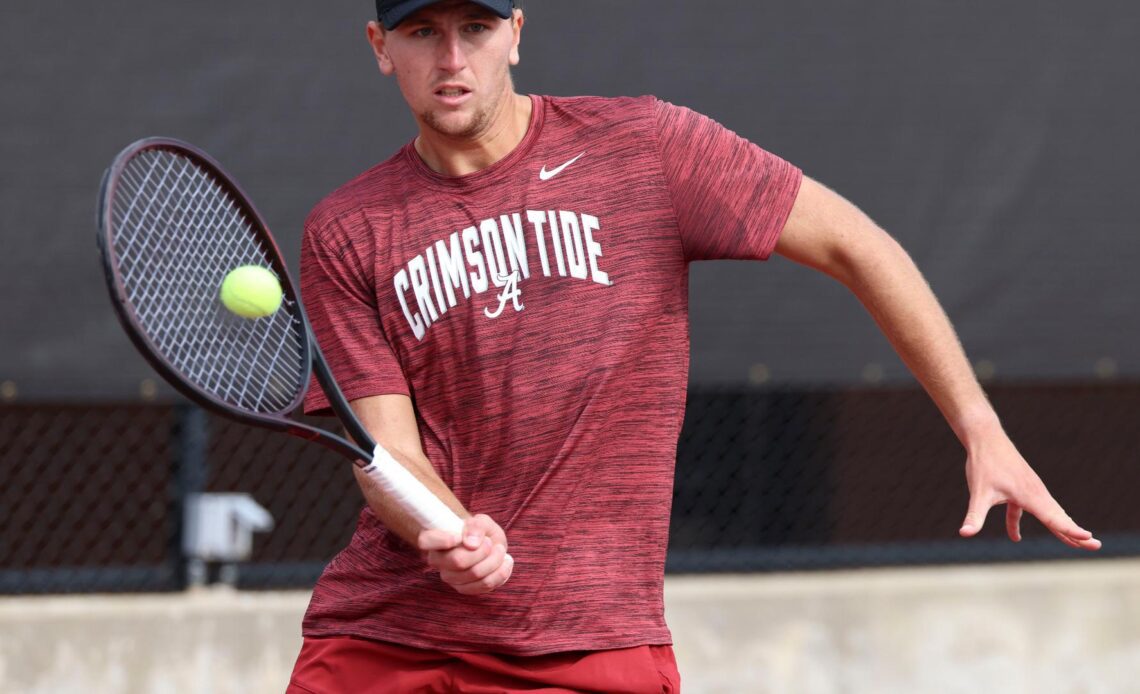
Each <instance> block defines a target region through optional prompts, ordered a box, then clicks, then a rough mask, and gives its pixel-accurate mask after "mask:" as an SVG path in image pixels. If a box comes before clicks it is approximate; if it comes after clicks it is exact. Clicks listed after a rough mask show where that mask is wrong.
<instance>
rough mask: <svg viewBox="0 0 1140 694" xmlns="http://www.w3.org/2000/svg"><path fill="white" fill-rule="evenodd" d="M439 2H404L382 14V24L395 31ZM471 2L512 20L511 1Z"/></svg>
mask: <svg viewBox="0 0 1140 694" xmlns="http://www.w3.org/2000/svg"><path fill="white" fill-rule="evenodd" d="M439 1H440V0H408V2H402V3H400V4H399V5H397V6H396V7H394V8H392V9H390V10H388V11H387V12H385V13H384V14H382V15H381V16H380V22H381V23H382V24H383V25H384V28H385V29H395V28H396V26H398V25H399V24H400V22H402V21H404V20H405V19H407V18H408V17H409V16H410V15H412V14H415V13H416V12H419V11H420V10H422V9H423V8H425V7H427V6H428V5H434V4H435V3H437V2H439ZM470 2H473V3H475V4H476V5H481V6H483V7H486V8H487V9H488V10H490V11H492V12H494V13H495V14H496V15H497V16H499V17H501V18H502V19H510V17H511V3H510V1H509V0H506V1H504V0H499V2H494V1H493V0H487V1H485V2H484V1H483V0H470Z"/></svg>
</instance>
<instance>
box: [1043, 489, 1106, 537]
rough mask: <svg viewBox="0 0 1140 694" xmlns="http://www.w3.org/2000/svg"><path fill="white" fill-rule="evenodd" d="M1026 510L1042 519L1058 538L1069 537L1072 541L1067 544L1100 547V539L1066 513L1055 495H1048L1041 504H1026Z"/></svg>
mask: <svg viewBox="0 0 1140 694" xmlns="http://www.w3.org/2000/svg"><path fill="white" fill-rule="evenodd" d="M1026 510H1027V511H1029V512H1030V513H1032V514H1033V515H1034V516H1035V517H1036V518H1037V520H1039V521H1041V524H1042V525H1044V526H1045V527H1046V528H1048V529H1049V531H1050V532H1052V533H1053V534H1054V535H1056V536H1057V537H1058V538H1062V540H1064V538H1068V539H1069V540H1070V541H1071V543H1070V542H1066V544H1069V545H1070V546H1074V547H1079V548H1081V549H1100V541H1099V540H1097V539H1096V538H1094V537H1093V534H1092V533H1091V532H1090V531H1088V530H1085V529H1084V528H1082V527H1081V526H1079V525H1077V523H1076V521H1074V520H1073V519H1072V518H1070V517H1069V514H1067V513H1065V510H1064V509H1062V508H1061V505H1060V504H1058V503H1057V501H1056V500H1055V499H1053V497H1051V496H1047V497H1046V499H1045V501H1044V502H1043V503H1042V505H1040V506H1038V505H1035V506H1029V505H1028V504H1026Z"/></svg>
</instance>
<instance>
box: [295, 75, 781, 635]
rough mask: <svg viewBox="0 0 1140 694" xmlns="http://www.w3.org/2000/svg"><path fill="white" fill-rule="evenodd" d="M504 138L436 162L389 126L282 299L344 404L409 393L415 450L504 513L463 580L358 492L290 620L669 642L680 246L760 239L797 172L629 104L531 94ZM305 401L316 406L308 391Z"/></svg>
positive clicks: (693, 249) (375, 628)
mask: <svg viewBox="0 0 1140 694" xmlns="http://www.w3.org/2000/svg"><path fill="white" fill-rule="evenodd" d="M531 98H532V102H533V105H534V109H533V115H532V117H531V121H530V124H529V128H528V130H527V134H526V136H525V137H524V138H523V140H522V142H520V143H519V145H518V146H517V147H516V148H515V149H514V151H513V152H511V153H510V154H509V155H508V156H506V157H505V158H503V159H502V160H500V161H498V162H496V163H495V164H493V165H491V166H489V167H487V168H486V169H483V170H481V171H478V172H476V173H473V174H470V175H467V176H460V177H447V176H442V175H440V174H438V173H435V172H434V171H432V170H431V169H429V168H428V167H427V166H426V165H425V164H424V163H423V161H422V160H421V159H420V158H419V156H418V155H417V153H416V151H415V148H414V147H413V146H412V145H410V144H409V145H408V146H406V147H404V148H403V149H402V150H401V151H400V152H399V153H397V154H396V155H395V156H394V157H392V158H391V159H390V160H388V161H386V162H384V163H382V164H380V165H378V166H376V167H374V168H372V169H371V170H369V171H367V172H365V173H364V174H362V175H361V176H359V177H357V178H356V179H354V180H353V181H351V182H349V183H348V184H346V185H345V186H343V187H342V188H340V189H339V190H337V191H336V192H334V193H333V194H331V195H330V196H329V197H327V198H326V199H325V200H323V201H322V202H321V203H320V204H319V205H317V207H316V208H315V209H314V210H313V212H312V213H311V215H310V216H309V219H308V220H307V222H306V225H305V235H304V241H303V246H302V256H301V287H302V297H303V299H304V302H305V305H306V308H307V310H308V312H309V317H310V319H311V321H312V324H313V329H314V332H315V333H316V337H317V340H318V342H319V344H320V346H321V348H322V350H323V351H324V354H325V356H326V357H327V358H328V361H329V363H330V364H331V366H332V370H333V372H334V374H335V376H336V378H337V381H338V382H339V384H340V386H341V388H342V389H343V390H344V392H345V395H346V396H347V397H348V398H349V399H350V400H352V399H355V398H361V397H365V396H371V395H380V394H385V393H402V394H407V395H410V396H411V397H412V399H413V401H414V404H415V410H416V416H417V421H418V424H419V431H420V436H421V439H422V442H423V449H424V452H425V453H426V455H427V457H428V459H429V460H430V461H431V462H432V465H433V466H434V467H435V469H436V471H437V472H438V473H439V475H440V477H441V478H442V479H443V481H444V482H446V483H447V485H448V486H449V487H450V488H451V489H452V490H453V491H454V493H455V495H456V496H457V497H458V498H459V500H460V501H461V502H462V503H463V504H464V506H465V507H466V508H467V509H469V510H470V511H471V512H472V513H486V514H488V515H490V516H491V517H492V518H493V519H495V521H497V522H498V523H499V525H501V526H502V527H503V529H504V530H505V531H506V534H507V539H508V541H509V543H510V552H511V555H512V556H513V557H514V559H515V568H514V573H513V575H512V576H511V579H510V581H508V582H507V583H506V584H505V585H504V586H503V587H501V588H499V589H498V590H496V591H494V592H493V593H490V594H487V595H481V596H465V595H460V594H459V593H457V592H455V590H454V589H452V588H451V587H450V586H447V585H446V584H444V583H443V582H442V581H441V580H440V578H439V576H438V575H437V574H435V573H432V572H429V571H428V569H427V567H426V565H425V563H424V560H423V558H422V557H421V556H420V554H419V552H417V551H416V550H415V549H414V548H412V547H411V546H409V545H407V544H406V543H405V542H403V541H402V540H400V539H399V538H398V537H397V536H395V535H394V534H392V533H390V532H388V530H387V529H386V528H385V527H384V526H383V525H382V524H381V523H380V522H379V521H378V520H377V519H376V518H375V516H374V515H373V514H372V512H371V511H370V510H369V509H368V508H367V507H366V508H365V509H364V510H363V512H362V513H361V515H360V521H359V524H358V526H357V529H356V533H355V534H354V536H353V538H352V541H351V542H350V544H349V546H348V547H347V548H346V549H344V550H343V551H342V552H341V553H340V554H338V555H337V556H336V557H335V558H334V559H333V560H332V562H331V563H330V564H329V566H328V568H327V569H326V570H325V572H324V574H323V575H322V576H321V579H320V581H319V582H318V583H317V586H316V588H315V590H314V591H313V597H312V601H311V603H310V605H309V609H308V612H307V614H306V616H305V619H304V623H303V631H304V634H305V635H306V636H322V635H333V634H338V635H355V636H361V637H366V638H372V639H379V640H382V641H390V642H396V643H401V644H405V645H409V646H415V647H421V648H435V649H441V650H484V651H494V652H499V653H507V654H518V655H534V654H541V653H549V652H555V651H568V650H580V649H591V650H593V649H608V648H623V647H629V646H635V645H641V644H666V643H670V641H671V639H670V635H669V630H668V628H667V627H666V625H665V620H664V610H663V601H662V586H663V573H664V564H665V549H666V542H667V538H668V528H669V508H670V503H671V500H672V487H673V467H674V461H675V456H676V445H677V436H678V433H679V431H680V427H681V420H682V416H683V413H684V404H685V392H686V383H687V376H688V367H689V340H688V263H689V262H690V261H693V260H706V259H716V258H738V259H745V258H752V259H765V258H767V257H768V256H769V255H770V254H771V252H772V249H773V248H774V246H775V244H776V240H777V238H778V236H779V234H780V231H781V229H782V228H783V226H784V222H785V220H786V219H787V216H788V213H789V211H790V209H791V206H792V203H793V202H794V200H795V197H796V193H797V191H798V190H799V184H800V180H801V174H800V171H799V170H798V169H796V168H795V167H794V166H792V165H790V164H788V163H787V162H785V161H783V160H781V159H779V158H778V157H775V156H773V155H772V154H769V153H768V152H765V151H764V150H762V149H760V148H759V147H757V146H755V145H753V144H751V143H749V142H748V141H746V140H744V139H742V138H740V137H738V136H737V135H735V134H733V133H732V132H730V131H729V130H727V129H725V128H724V127H722V126H720V125H719V124H717V123H715V122H714V121H712V120H710V119H708V118H706V117H704V116H702V115H699V114H697V113H694V112H693V111H690V110H687V109H684V108H680V107H677V106H673V105H671V104H667V103H664V102H662V101H659V100H657V99H654V98H652V97H641V98H620V99H608V98H594V97H579V98H555V97H531ZM306 409H307V411H309V412H326V411H327V401H326V400H325V398H324V396H323V394H322V393H321V392H320V391H319V389H315V388H314V389H313V390H312V391H311V392H310V394H309V396H308V399H307V400H306Z"/></svg>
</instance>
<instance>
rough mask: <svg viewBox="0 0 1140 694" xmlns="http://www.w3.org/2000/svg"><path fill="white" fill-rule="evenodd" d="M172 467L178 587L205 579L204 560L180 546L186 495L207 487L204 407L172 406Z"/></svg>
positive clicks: (173, 557)
mask: <svg viewBox="0 0 1140 694" xmlns="http://www.w3.org/2000/svg"><path fill="white" fill-rule="evenodd" d="M174 412H175V422H174V470H173V475H171V480H172V482H171V495H170V515H171V528H172V532H171V537H170V544H169V553H170V557H171V563H172V564H173V565H174V567H175V575H176V576H177V577H180V582H181V587H182V588H186V587H188V586H198V585H203V584H204V583H205V582H206V564H205V562H203V561H202V560H200V559H190V558H188V557H187V556H186V554H185V552H184V551H183V549H182V541H183V535H184V534H185V532H186V527H185V525H186V520H185V518H186V499H187V497H188V496H189V495H190V494H198V493H201V492H203V491H205V489H206V483H207V475H208V473H209V470H208V469H207V463H206V461H207V456H208V454H209V448H210V425H209V418H208V417H207V415H206V412H205V410H203V409H201V408H200V407H197V406H195V405H191V404H189V403H181V404H179V405H176V406H175V408H174Z"/></svg>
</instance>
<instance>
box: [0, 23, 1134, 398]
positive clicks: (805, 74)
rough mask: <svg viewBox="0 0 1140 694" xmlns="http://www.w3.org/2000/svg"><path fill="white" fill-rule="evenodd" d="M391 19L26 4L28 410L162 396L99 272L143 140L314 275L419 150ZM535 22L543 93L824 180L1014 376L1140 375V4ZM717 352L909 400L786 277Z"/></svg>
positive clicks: (720, 298) (709, 363) (8, 210)
mask: <svg viewBox="0 0 1140 694" xmlns="http://www.w3.org/2000/svg"><path fill="white" fill-rule="evenodd" d="M371 11H372V4H371V3H368V2H363V1H357V2H351V3H348V2H340V3H308V2H306V3H302V2H293V3H280V2H278V3H267V2H252V3H250V2H243V3H230V2H225V3H223V2H218V1H217V0H210V1H208V2H197V3H192V4H185V3H153V2H140V1H131V2H125V1H117V2H100V3H73V2H67V3H64V2H50V1H49V2H36V3H4V4H3V6H2V7H0V30H2V35H3V40H2V41H0V82H2V84H3V87H4V88H3V89H2V90H0V118H2V126H3V127H0V209H3V211H4V214H3V216H2V220H3V221H2V222H0V234H2V242H3V251H2V252H0V297H2V298H0V331H2V334H3V337H2V339H0V381H10V382H12V383H13V384H15V386H16V388H17V390H18V393H19V398H20V399H40V398H61V397H66V398H92V399H96V398H133V397H137V395H138V392H139V383H140V382H141V381H142V380H143V379H147V378H151V377H152V374H151V372H150V370H149V368H148V367H147V366H146V365H145V363H144V362H143V361H142V360H141V358H139V357H137V356H136V355H135V354H134V351H133V348H132V347H131V345H130V343H129V342H128V341H127V339H126V337H125V336H124V335H123V334H122V332H121V330H120V329H119V327H118V325H117V323H116V321H115V319H114V317H113V315H112V311H111V309H110V306H109V303H108V301H107V299H106V296H105V290H104V288H103V280H102V277H101V273H100V270H99V267H98V263H97V260H96V252H95V244H94V233H95V231H94V208H95V195H96V189H97V185H98V181H99V177H100V175H101V173H102V171H103V168H104V167H105V166H106V164H107V163H108V162H109V161H110V159H111V158H112V157H113V155H114V154H115V152H116V151H117V150H118V149H119V148H121V147H122V146H123V145H125V144H127V143H128V142H130V141H132V140H134V139H137V138H139V137H143V136H146V135H154V134H163V135H171V136H175V137H181V138H184V139H187V140H190V141H191V142H194V143H196V144H198V145H200V146H202V147H203V148H205V149H206V150H207V151H209V152H211V153H212V154H213V155H214V156H215V157H217V158H218V159H219V160H221V161H222V163H223V164H224V165H226V166H227V168H229V169H230V170H231V172H232V173H233V174H234V175H235V176H236V177H237V178H238V180H239V181H240V182H241V183H242V184H243V186H244V187H245V188H246V189H247V191H248V192H249V193H250V195H251V196H252V197H253V199H254V201H255V202H256V203H257V204H258V206H259V207H260V209H261V211H262V213H263V214H264V215H265V217H266V218H267V219H268V221H269V224H270V227H271V228H272V229H273V230H274V232H275V233H276V234H277V236H278V238H279V240H280V241H281V243H282V246H283V248H284V250H285V252H286V254H287V255H288V256H289V257H290V258H291V259H292V260H293V263H292V265H293V267H294V268H295V267H296V263H295V258H296V254H297V248H298V242H299V234H300V228H301V223H302V221H303V219H304V216H305V214H306V212H307V210H308V209H309V208H310V207H311V206H312V205H313V204H314V203H315V202H316V201H317V200H318V199H319V198H320V197H321V196H322V195H324V194H325V193H327V192H328V191H330V190H331V189H332V188H334V187H335V186H337V185H338V184H340V183H341V182H343V181H345V180H347V179H348V178H350V177H351V176H353V175H355V174H356V173H358V172H360V171H362V170H363V169H365V168H367V167H368V166H370V165H371V164H373V163H375V162H377V161H379V160H381V159H383V158H386V157H387V156H388V155H390V154H391V153H392V152H393V151H395V149H396V148H398V147H399V146H400V145H401V144H402V143H404V142H406V141H407V139H408V138H410V137H411V136H412V134H413V127H412V122H411V119H410V117H409V116H408V115H407V114H406V112H405V109H404V106H403V103H402V101H401V100H400V98H399V95H398V92H397V90H396V89H395V86H394V84H392V83H391V82H389V81H385V80H383V79H382V78H381V77H380V76H379V75H378V73H377V72H376V70H375V64H374V62H373V61H372V58H371V55H370V53H369V50H368V47H367V45H366V44H365V42H364V38H363V31H364V30H363V25H364V22H365V21H366V20H367V19H368V18H369V16H370V13H371ZM527 14H528V23H527V25H526V29H525V30H524V39H523V49H522V54H523V63H522V65H521V66H520V67H519V68H518V69H517V71H516V82H517V85H518V87H519V89H520V90H522V91H528V92H546V93H553V94H584V93H592V94H603V95H619V94H642V93H653V94H657V95H659V96H661V97H662V98H665V99H668V100H670V101H673V102H675V103H678V104H682V105H686V106H690V107H692V108H695V109H697V110H699V111H702V112H704V113H707V114H709V115H710V116H713V117H714V118H716V119H718V120H719V121H721V122H722V123H724V124H725V125H727V126H729V127H731V128H733V129H734V130H736V131H738V132H740V133H741V134H743V135H745V136H747V137H749V138H750V139H752V140H754V141H755V142H757V143H759V144H761V145H762V146H764V147H766V148H768V149H770V150H772V151H774V152H776V153H778V154H780V155H782V156H784V157H786V158H788V159H790V160H792V161H793V162H795V163H797V164H798V165H800V166H802V167H803V168H804V169H805V170H806V171H807V172H808V173H809V174H810V175H812V176H814V177H816V178H818V179H820V180H822V181H824V182H826V183H828V184H829V185H831V186H832V187H834V188H836V189H838V190H839V191H840V192H842V193H844V194H845V195H846V196H848V197H849V198H851V199H852V200H854V201H856V202H857V203H858V204H859V205H860V206H861V207H863V208H864V209H865V210H866V211H867V212H868V213H870V214H871V216H873V217H874V218H875V219H876V220H878V221H879V222H880V223H881V224H882V225H883V226H885V227H886V228H887V229H888V230H890V231H891V232H892V233H893V234H894V235H895V236H896V237H897V238H899V239H900V241H901V242H902V243H903V245H904V246H905V247H906V248H907V249H908V250H909V251H910V252H911V253H912V254H913V256H914V257H915V259H916V260H917V261H918V263H919V265H920V266H921V267H922V269H923V270H924V272H925V273H926V275H927V277H928V278H929V280H930V282H931V284H932V285H933V286H934V288H935V291H936V292H937V293H938V295H939V296H940V297H941V298H942V300H943V302H944V304H945V306H946V308H947V310H948V312H949V313H950V314H951V317H952V318H953V320H954V322H955V324H956V325H957V327H958V329H959V331H960V333H961V335H962V338H963V341H964V342H965V344H966V346H967V349H968V351H969V352H970V354H971V356H972V358H974V359H975V360H987V361H989V362H990V363H991V364H992V365H993V367H994V368H995V369H996V376H997V377H998V378H1010V379H1018V380H1023V379H1034V380H1042V379H1044V380H1054V379H1066V380H1068V379H1089V378H1093V377H1094V374H1095V373H1096V370H1097V368H1098V363H1099V369H1100V372H1101V374H1102V375H1111V374H1113V373H1114V372H1115V374H1116V375H1117V377H1128V378H1134V377H1136V376H1137V375H1140V359H1138V357H1137V353H1136V352H1137V350H1136V347H1137V346H1138V345H1140V321H1137V319H1136V316H1137V315H1140V310H1138V309H1140V292H1137V288H1138V287H1140V281H1138V280H1137V279H1136V273H1135V269H1134V268H1136V267H1137V266H1138V261H1140V239H1138V238H1137V232H1138V231H1140V230H1138V229H1137V221H1136V220H1137V219H1138V217H1140V215H1138V214H1137V213H1138V212H1140V195H1137V194H1136V193H1135V191H1134V188H1135V187H1136V181H1137V176H1136V174H1135V173H1134V170H1135V168H1134V162H1136V161H1138V160H1140V145H1138V138H1137V137H1136V135H1135V132H1134V129H1135V127H1136V124H1137V122H1138V120H1140V119H1138V116H1140V77H1138V71H1137V65H1138V64H1140V9H1137V7H1136V5H1135V3H1129V2H1123V1H1119V0H1117V1H1112V2H1098V3H1071V2H1060V1H1059V0H1049V1H1046V2H1041V1H1037V0H1033V1H1030V0H1010V1H1008V2H1002V3H984V2H976V1H972V2H958V3H945V2H932V1H931V0H905V1H904V0H890V1H885V2H883V1H881V2H875V3H849V2H842V1H841V0H826V1H817V2H811V3H745V2H728V1H726V0H722V1H708V2H700V3H661V2H650V1H649V0H626V1H623V2H620V3H614V2H602V1H601V0H575V1H573V2H570V1H562V2H553V1H551V0H545V1H544V0H529V2H528V4H527ZM692 344H693V361H692V378H693V381H694V382H695V383H700V384H711V383H731V382H746V381H747V380H748V379H749V378H750V374H751V376H752V377H753V378H755V377H757V376H762V375H764V374H767V375H768V377H769V378H770V379H771V381H772V382H777V383H802V384H818V383H828V384H835V383H840V384H841V383H845V382H858V381H860V379H862V378H863V377H864V374H865V372H867V371H868V368H867V367H868V365H869V364H876V365H879V367H880V369H881V372H882V374H883V376H884V378H885V379H886V380H888V381H890V380H894V379H902V378H905V377H906V376H905V372H904V369H903V367H902V366H901V364H900V363H899V362H898V360H897V359H896V358H895V357H894V356H893V354H892V352H891V351H890V348H889V346H888V345H887V344H886V341H885V340H884V339H883V338H882V337H881V336H880V335H879V334H878V332H877V330H876V328H875V327H874V325H873V323H872V322H871V320H870V319H869V318H868V317H867V316H866V314H865V313H864V312H863V311H862V310H861V309H860V308H859V306H858V304H857V302H856V301H855V300H854V299H853V298H851V297H850V296H849V295H847V294H846V292H845V290H843V289H842V288H841V287H839V286H838V285H836V284H834V283H833V282H831V281H830V280H827V279H826V278H822V277H819V276H816V275H815V274H814V273H811V272H808V271H805V270H802V269H799V268H796V267H794V266H792V265H791V264H790V263H788V262H787V261H784V260H775V261H773V262H770V263H768V264H764V265H762V264H755V263H721V264H717V265H711V264H699V265H697V266H694V269H693V273H692ZM758 364H763V365H764V367H763V368H756V365H758ZM870 371H872V372H874V371H875V369H874V367H872V368H871V369H870ZM8 392H9V393H11V387H10V386H9V388H8Z"/></svg>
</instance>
